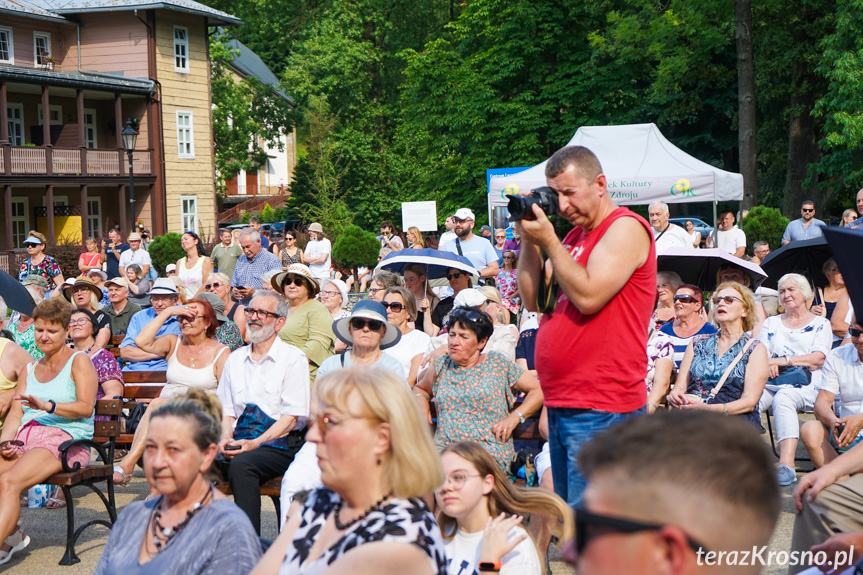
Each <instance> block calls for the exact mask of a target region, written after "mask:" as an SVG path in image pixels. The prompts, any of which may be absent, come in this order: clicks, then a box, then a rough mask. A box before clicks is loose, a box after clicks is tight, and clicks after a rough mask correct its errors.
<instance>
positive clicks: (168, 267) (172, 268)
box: [165, 264, 177, 273]
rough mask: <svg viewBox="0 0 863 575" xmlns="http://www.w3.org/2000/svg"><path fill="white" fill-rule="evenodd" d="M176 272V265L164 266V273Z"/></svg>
mask: <svg viewBox="0 0 863 575" xmlns="http://www.w3.org/2000/svg"><path fill="white" fill-rule="evenodd" d="M175 271H177V264H168V265H166V266H165V273H168V272H175Z"/></svg>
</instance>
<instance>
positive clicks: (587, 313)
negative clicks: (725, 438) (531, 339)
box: [518, 146, 656, 505]
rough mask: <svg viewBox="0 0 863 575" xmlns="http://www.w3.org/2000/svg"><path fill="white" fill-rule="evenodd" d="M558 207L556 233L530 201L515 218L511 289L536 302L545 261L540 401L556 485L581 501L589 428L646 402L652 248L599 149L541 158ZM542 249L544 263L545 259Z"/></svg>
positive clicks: (653, 278) (653, 289)
mask: <svg viewBox="0 0 863 575" xmlns="http://www.w3.org/2000/svg"><path fill="white" fill-rule="evenodd" d="M545 175H546V179H547V181H548V185H549V187H551V188H552V189H553V190H555V191H556V192H557V194H558V202H559V204H560V213H561V215H562V216H563V217H565V218H566V219H568V220H569V222H570V223H571V224H572V225H573V226H575V227H574V228H573V229H572V230H571V231H570V232H569V233H568V234H567V235H566V237H565V238H564V240H563V242H561V241H560V240H559V239H558V237H557V234H556V233H555V231H554V227H553V226H552V224H551V222H549V220H548V218H547V217H546V216H545V214H544V213H543V212H542V210H541V209H540V208H539V207H538V206H532V208H533V214H534V216H535V218H536V219H535V220H523V221H522V222H521V223H520V226H521V237H522V250H521V256H520V260H519V263H518V269H519V273H518V284H519V293H520V294H521V296H522V298H523V299H524V301H525V305H526V307H527V308H528V309H529V310H531V311H534V310H535V309H536V301H537V297H536V296H537V293H538V291H539V289H540V285H541V282H543V283H544V282H545V277H546V273H545V271H544V269H543V264H544V263H545V270H548V269H549V268H551V271H552V274H553V278H554V281H555V282H556V283H557V284H558V286H559V287H560V294H559V297H558V300H557V305H556V307H555V310H554V312H553V313H551V314H547V315H546V316H545V317H543V320H542V323H541V324H540V327H539V331H538V332H537V336H536V357H535V363H536V367H537V373H538V376H539V381H540V384H541V385H542V390H543V394H544V396H545V407H546V408H547V409H548V422H549V438H548V440H549V448H550V451H551V466H552V474H553V478H554V490H555V492H556V493H557V494H558V495H560V496H561V497H563V498H564V499H565V500H566V501H567V502H568V503H569V504H571V505H574V504H576V503H578V502H579V501H580V500H581V495H582V491H583V490H584V485H585V482H584V479H583V477H582V475H581V474H580V473H579V471H578V452H579V450H580V448H581V446H582V445H583V444H584V443H586V442H588V441H589V440H590V439H591V438H592V437H593V436H594V435H596V434H597V433H599V432H601V431H603V430H604V429H606V428H608V427H609V426H611V425H613V424H614V423H616V422H618V421H621V420H623V419H626V418H627V417H629V416H632V415H635V414H640V413H642V412H643V411H644V406H645V403H646V402H647V389H646V387H645V384H644V378H645V375H646V373H647V329H648V324H649V321H650V315H651V313H652V311H653V305H654V300H655V296H656V251H655V247H654V243H653V239H652V238H653V235H652V233H651V231H650V226H649V224H648V223H647V222H646V221H645V220H644V219H643V218H641V217H640V216H638V215H637V214H635V213H633V212H631V211H629V210H628V209H627V208H621V207H618V206H617V205H615V203H614V202H613V201H611V198H610V197H609V195H608V190H607V188H606V178H605V174H603V173H602V166H601V165H600V164H599V160H598V159H597V157H596V156H595V155H594V154H593V152H591V151H590V150H588V149H587V148H584V147H582V146H568V147H566V148H563V149H561V150H558V151H557V152H556V153H555V154H554V155H553V156H552V157H551V158H550V159H549V160H548V163H547V164H546V168H545ZM544 257H545V258H547V260H546V261H545V262H544V260H543V258H544Z"/></svg>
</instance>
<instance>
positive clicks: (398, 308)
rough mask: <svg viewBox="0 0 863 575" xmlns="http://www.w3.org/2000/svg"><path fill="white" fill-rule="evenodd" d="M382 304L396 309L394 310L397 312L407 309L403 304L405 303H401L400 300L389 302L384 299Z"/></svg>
mask: <svg viewBox="0 0 863 575" xmlns="http://www.w3.org/2000/svg"><path fill="white" fill-rule="evenodd" d="M381 305H382V306H384V307H385V308H387V309H391V310H393V311H394V312H396V313H399V312H400V311H402V310H403V309H405V306H404V304H403V303H399V302H397V301H394V302H392V303H390V302H387V301H382V302H381Z"/></svg>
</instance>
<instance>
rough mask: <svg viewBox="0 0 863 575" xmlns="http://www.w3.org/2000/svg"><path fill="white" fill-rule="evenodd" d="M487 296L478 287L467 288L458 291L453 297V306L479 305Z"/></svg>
mask: <svg viewBox="0 0 863 575" xmlns="http://www.w3.org/2000/svg"><path fill="white" fill-rule="evenodd" d="M487 299H488V298H487V297H485V295H484V294H483V293H482V292H481V291H479V290H478V289H474V288H468V289H463V290H461V291H460V292H458V295H457V296H455V299H453V302H452V306H453V308H457V307H480V306H481V305H482V304H484V303H485V300H487Z"/></svg>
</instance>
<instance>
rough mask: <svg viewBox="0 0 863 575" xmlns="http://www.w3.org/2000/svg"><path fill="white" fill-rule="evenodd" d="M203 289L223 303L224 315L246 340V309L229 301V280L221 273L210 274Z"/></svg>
mask: <svg viewBox="0 0 863 575" xmlns="http://www.w3.org/2000/svg"><path fill="white" fill-rule="evenodd" d="M204 289H205V290H207V291H208V292H210V293H214V294H216V295H217V296H219V297H220V298H222V301H223V302H225V315H226V316H228V319H229V320H231V321H232V322H234V323H235V324H237V327H239V328H240V335H241V336H242V337H243V340H245V339H246V307H245V306H244V305H241V304H240V302H237V301H234V300H232V299H231V278H229V277H228V276H226V275H225V274H223V273H222V272H215V273H211V274H210V275H209V277H207V281H206V283H205V284H204Z"/></svg>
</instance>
